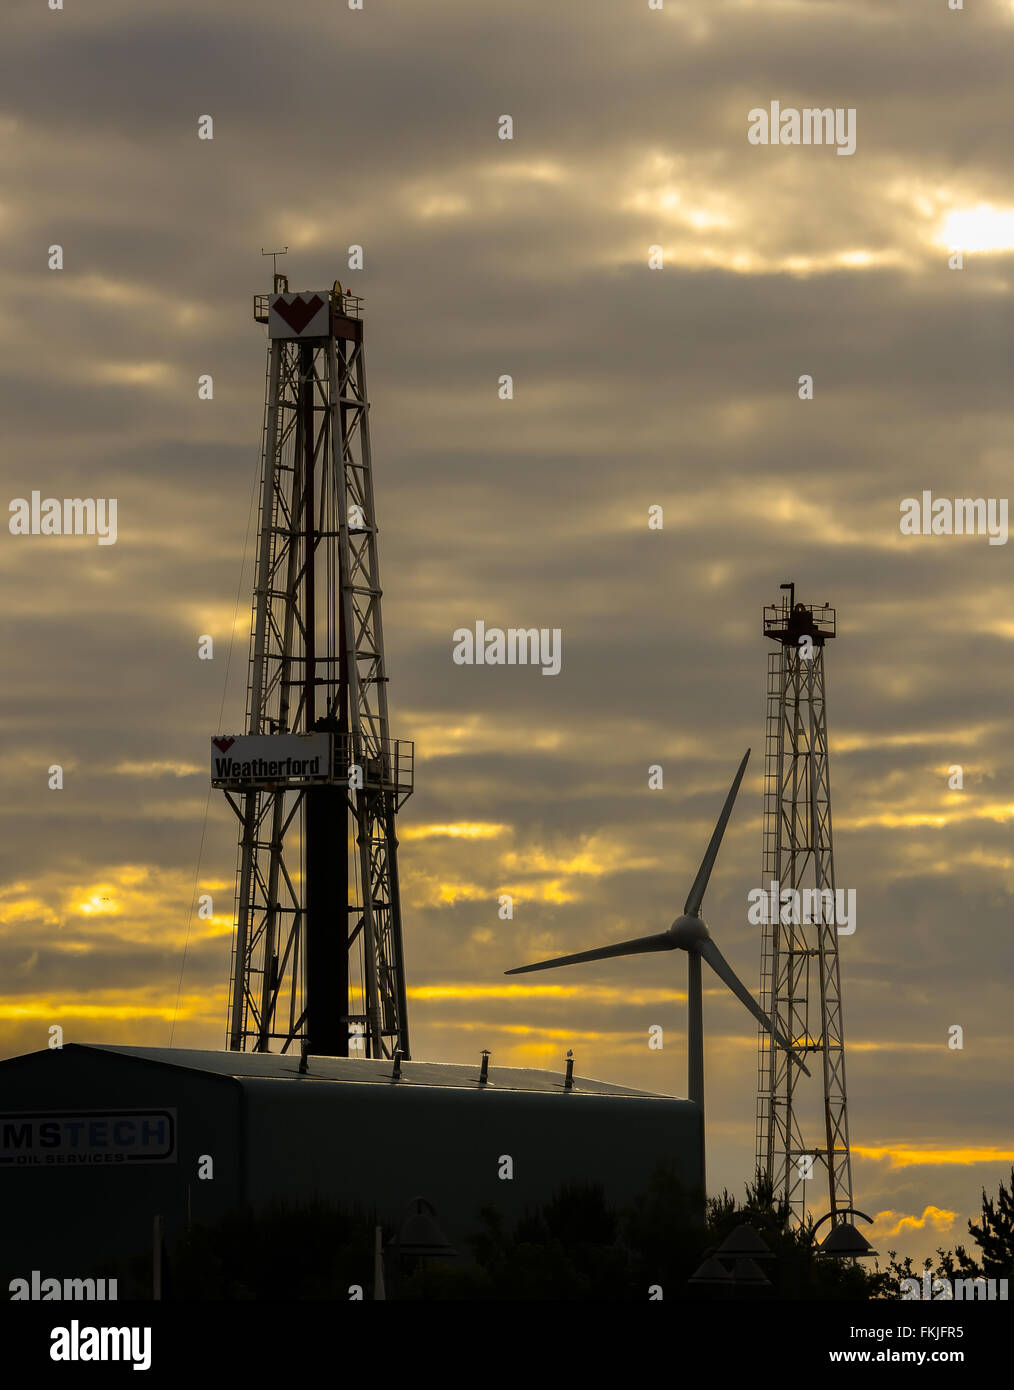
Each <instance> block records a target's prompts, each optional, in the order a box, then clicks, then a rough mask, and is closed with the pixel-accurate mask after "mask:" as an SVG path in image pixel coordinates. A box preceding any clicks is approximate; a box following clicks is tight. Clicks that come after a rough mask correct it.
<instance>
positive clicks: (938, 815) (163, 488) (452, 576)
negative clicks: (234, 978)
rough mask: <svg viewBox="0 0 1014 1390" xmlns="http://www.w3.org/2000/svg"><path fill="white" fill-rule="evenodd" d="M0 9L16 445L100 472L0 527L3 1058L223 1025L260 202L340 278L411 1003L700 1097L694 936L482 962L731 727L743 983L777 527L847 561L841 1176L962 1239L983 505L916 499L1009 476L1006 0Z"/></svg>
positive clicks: (660, 883)
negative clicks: (356, 347) (683, 949)
mask: <svg viewBox="0 0 1014 1390" xmlns="http://www.w3.org/2000/svg"><path fill="white" fill-rule="evenodd" d="M4 29H5V34H4V55H3V66H4V76H3V83H2V87H0V127H2V137H3V138H2V140H0V161H2V165H3V177H2V184H0V236H2V240H3V247H4V256H3V259H2V264H0V282H2V289H3V292H2V295H0V353H2V368H3V370H2V377H0V390H2V393H3V418H4V434H3V446H2V458H3V464H2V469H3V479H4V486H5V488H6V494H5V495H6V497H7V498H8V499H10V500H13V499H16V498H22V497H28V496H29V495H30V493H31V491H32V490H33V489H39V490H40V491H41V492H42V494H43V496H47V495H51V496H56V497H64V496H93V497H115V498H117V499H118V538H117V541H116V544H115V545H110V546H98V545H97V544H96V542H95V538H94V537H92V538H87V537H83V538H75V537H32V536H14V535H11V534H9V532H5V533H4V535H3V538H2V541H0V567H2V578H3V592H4V603H3V606H2V616H0V623H2V627H3V639H4V640H3V650H4V652H5V653H6V660H5V662H4V689H5V695H4V699H3V701H2V702H0V715H2V731H3V754H2V756H3V771H4V793H5V794H4V796H3V800H2V814H3V837H2V850H0V854H2V882H0V904H2V927H0V980H2V984H0V990H2V994H0V1055H14V1054H17V1053H19V1052H25V1051H31V1050H34V1049H36V1048H39V1047H42V1046H45V1044H46V1041H47V1037H48V1029H49V1028H50V1026H51V1025H53V1024H55V1023H59V1024H61V1025H62V1026H63V1028H64V1031H65V1038H66V1040H68V1041H105V1042H116V1041H119V1042H134V1043H150V1044H159V1045H165V1044H167V1043H168V1041H169V1038H170V1033H171V1030H173V1027H174V1021H175V1029H174V1032H173V1039H174V1042H175V1045H176V1046H182V1047H207V1046H211V1047H220V1046H222V1045H223V1042H224V1030H225V1023H226V1009H227V1003H226V994H227V984H228V973H229V951H230V941H231V898H232V887H233V874H234V869H235V822H234V818H233V816H232V813H231V812H230V811H229V810H228V808H227V807H226V806H225V804H224V802H223V801H222V800H221V798H220V797H219V796H218V794H215V795H214V796H212V797H211V798H210V807H209V792H208V786H207V772H206V749H207V736H208V734H209V733H213V732H215V731H216V730H219V729H221V728H225V729H227V730H229V731H233V730H235V729H236V728H237V727H238V726H239V725H240V724H241V722H242V717H243V705H244V685H245V676H246V669H245V668H246V643H247V631H248V624H249V591H250V586H251V570H250V563H249V561H250V549H249V546H248V545H247V528H248V518H249V514H250V499H251V495H252V489H253V487H254V485H255V482H256V477H257V473H258V470H259V457H258V451H259V444H260V428H261V417H262V398H263V387H264V352H265V330H264V328H263V327H261V326H259V325H257V324H256V323H254V321H253V318H252V313H251V296H252V294H253V293H254V292H256V291H265V290H267V289H269V288H270V262H269V261H267V260H265V259H262V258H261V256H260V254H259V253H260V250H261V248H262V247H276V246H283V245H287V246H288V247H289V253H288V256H287V257H285V258H284V261H283V262H282V264H281V265H280V269H284V270H285V272H286V273H287V274H288V275H289V277H290V281H291V285H292V288H293V289H318V288H323V287H326V286H328V285H330V283H331V282H332V280H333V279H334V278H335V277H338V278H340V279H342V281H343V283H350V284H351V286H352V288H354V289H355V290H356V291H357V292H359V293H360V294H362V295H363V296H364V297H365V305H366V309H365V317H366V341H367V345H368V361H369V378H370V386H371V397H372V413H371V419H372V432H373V449H374V460H375V466H376V475H377V506H378V514H379V515H378V522H379V525H380V532H381V534H380V545H381V573H382V576H383V582H384V604H385V608H384V625H385V635H386V640H387V658H388V669H389V673H390V675H391V687H390V700H391V707H392V731H393V733H394V734H395V735H397V736H399V737H405V738H414V739H415V740H416V750H417V792H416V794H415V796H414V797H413V799H412V800H411V802H410V803H409V805H408V807H407V808H406V810H405V812H404V814H403V817H402V821H401V836H402V855H401V864H402V894H403V914H404V920H405V944H406V954H407V965H408V975H409V986H410V989H409V996H410V1010H411V1022H412V1029H413V1051H414V1054H415V1055H416V1056H419V1057H426V1058H431V1059H444V1060H455V1061H457V1060H467V1059H472V1058H476V1057H477V1055H478V1053H479V1051H480V1050H481V1049H482V1048H483V1047H488V1048H490V1049H491V1050H492V1053H493V1061H494V1063H514V1064H530V1065H538V1066H553V1067H561V1066H562V1064H563V1057H564V1054H565V1052H566V1050H567V1048H568V1047H572V1048H573V1049H574V1051H575V1054H576V1058H577V1070H578V1072H579V1073H584V1074H586V1075H592V1076H598V1077H601V1078H603V1079H606V1080H610V1081H618V1082H624V1083H627V1084H631V1085H636V1086H642V1087H644V1088H646V1089H650V1090H656V1091H667V1092H668V1091H672V1092H673V1093H675V1094H680V1095H682V1094H685V1086H686V1055H685V1025H686V995H685V990H686V961H685V957H683V956H682V954H679V955H675V956H673V957H668V956H666V957H665V958H659V957H648V958H642V959H630V960H625V961H614V962H606V963H604V964H602V965H600V966H585V967H579V968H577V969H576V970H574V971H572V972H563V973H560V974H558V975H552V976H534V977H529V978H526V979H522V980H520V981H517V980H514V981H507V980H505V979H504V976H503V972H504V970H505V969H507V968H509V967H510V966H512V965H517V964H522V963H524V962H525V961H528V960H533V959H539V958H541V957H544V956H546V955H552V954H557V953H561V952H564V951H572V950H579V949H582V948H584V947H587V946H593V945H597V944H601V943H605V942H609V941H610V940H622V939H624V938H625V937H630V936H636V935H640V934H644V933H648V932H655V931H661V930H664V929H665V927H666V926H668V924H669V923H670V921H671V920H672V919H673V917H675V916H676V915H677V914H678V912H679V911H680V909H681V907H682V903H683V899H684V897H685V896H686V892H687V889H688V887H689V884H690V882H691V881H692V878H693V874H694V872H695V870H696V867H697V863H698V861H699V859H700V856H701V854H702V852H703V849H704V847H705V844H706V842H707V838H708V835H709V834H710V830H711V826H712V824H713V822H714V818H715V816H716V814H717V812H718V809H719V807H720V805H721V802H722V799H723V797H724V795H725V791H726V789H727V787H728V784H729V782H730V781H731V778H732V775H733V773H734V771H735V768H736V765H737V763H738V761H739V759H740V757H741V756H742V753H743V751H744V749H745V748H746V747H747V746H751V745H752V747H753V749H754V754H753V758H752V760H751V764H750V768H749V773H748V776H747V779H746V781H745V783H744V786H743V790H742V793H741V795H740V801H739V804H738V806H737V809H736V813H735V816H734V818H733V821H732V823H731V826H730V829H729V832H728V835H727V837H726V841H725V845H724V847H723V850H722V854H721V857H720V860H719V865H718V869H717V870H716V874H715V877H714V878H713V880H712V886H711V889H710V892H709V900H708V903H707V915H708V920H709V922H710V923H711V926H712V930H713V931H714V932H715V934H716V937H717V938H718V940H719V941H720V944H721V946H722V949H723V950H724V952H725V954H726V956H727V957H728V959H729V960H730V962H731V963H732V964H733V966H734V968H735V969H736V970H737V971H738V972H739V973H740V974H741V975H742V976H743V978H744V979H745V980H746V981H747V983H748V984H750V985H751V987H754V988H756V986H757V981H758V971H759V955H760V940H759V933H760V929H759V928H758V927H756V926H752V925H750V924H749V923H748V922H747V918H746V909H747V893H748V891H749V890H750V889H751V888H752V887H755V886H757V885H758V884H759V883H760V881H761V809H762V771H763V756H762V753H763V734H764V714H765V666H766V656H767V651H766V648H768V647H770V645H771V644H770V643H769V642H765V639H764V638H763V636H762V635H761V614H762V609H763V606H764V604H766V603H773V602H775V601H776V600H777V599H778V597H779V593H778V585H779V584H780V583H781V582H782V581H786V580H793V581H794V582H795V584H796V586H797V594H798V596H799V597H800V598H802V599H804V600H806V601H811V602H818V603H821V602H824V601H827V602H829V603H832V604H834V605H835V606H836V608H837V610H838V623H839V634H840V635H839V638H838V639H837V640H836V641H835V642H834V643H833V644H831V647H830V649H829V651H828V657H827V674H828V712H829V724H830V736H831V781H832V793H833V810H834V827H835V834H836V860H837V877H838V883H839V885H840V886H843V887H847V888H854V889H855V891H856V894H857V930H856V932H855V934H854V935H853V936H851V937H845V938H842V975H843V989H844V999H845V1028H846V1038H847V1047H848V1052H847V1056H848V1082H849V1105H850V1125H851V1133H852V1141H853V1155H854V1185H855V1197H856V1201H857V1204H858V1205H859V1206H860V1207H861V1208H862V1209H863V1210H865V1211H867V1212H869V1213H871V1214H875V1215H876V1217H877V1222H876V1226H875V1228H874V1233H873V1234H874V1239H875V1242H876V1244H877V1246H878V1248H879V1249H881V1250H886V1249H887V1248H889V1247H894V1246H896V1247H897V1248H899V1249H901V1250H902V1251H905V1252H908V1253H913V1254H922V1253H925V1252H927V1251H930V1250H932V1249H933V1248H934V1247H935V1246H936V1245H937V1244H939V1243H941V1242H943V1243H945V1244H952V1243H953V1242H954V1240H955V1239H962V1238H963V1237H964V1229H965V1219H966V1217H967V1215H968V1214H969V1213H971V1212H973V1211H974V1210H976V1209H977V1206H978V1197H979V1189H980V1187H981V1186H983V1185H986V1186H987V1187H988V1188H990V1189H993V1190H995V1188H996V1186H997V1183H998V1181H999V1179H1000V1178H1001V1177H1003V1176H1005V1175H1006V1174H1007V1173H1008V1172H1009V1168H1010V1164H1011V1161H1012V1159H1014V1107H1012V1085H1011V1072H1010V1063H1009V1048H1010V1003H1009V1000H1010V982H1011V976H1012V971H1014V948H1012V945H1011V941H1012V935H1011V909H1012V906H1014V902H1012V899H1014V853H1012V844H1011V825H1012V818H1014V714H1012V709H1011V699H1010V691H1011V688H1012V686H1014V615H1012V608H1011V600H1012V597H1014V582H1012V580H1011V576H1010V566H1011V555H1012V553H1014V543H1012V545H1011V546H1010V547H1008V546H1006V545H990V544H989V543H988V540H987V538H986V537H985V536H974V535H973V536H948V535H936V536H933V535H927V536H921V535H920V536H903V535H901V534H900V529H899V515H900V503H901V500H902V499H903V498H905V497H909V496H913V495H915V496H918V495H920V494H921V493H922V491H924V490H929V491H931V492H932V494H933V495H934V496H943V497H956V496H969V497H983V498H1003V497H1005V496H1006V495H1007V491H1008V479H1009V477H1010V473H1011V466H1012V464H1014V435H1012V426H1014V411H1012V402H1011V375H1012V366H1014V362H1012V340H1014V331H1012V307H1014V306H1012V285H1014V203H1012V202H1011V187H1012V182H1011V172H1012V169H1011V165H1012V153H1011V151H1012V142H1011V124H1012V117H1011V112H1012V107H1011V98H1010V73H1011V70H1012V67H1011V64H1012V60H1014V4H1012V3H1010V2H1009V0H967V3H966V6H965V9H964V10H961V11H953V10H950V9H949V8H948V5H947V3H946V0H934V2H933V3H928V2H927V0H835V3H820V0H805V3H803V2H802V0H799V2H798V3H797V2H796V0H757V2H756V3H748V0H693V3H680V2H679V0H665V3H664V7H663V8H662V9H661V10H649V8H648V4H647V0H569V3H562V2H558V3H554V4H546V3H544V0H514V2H513V3H510V4H495V3H493V0H486V3H478V0H471V2H470V3H468V2H467V0H430V3H427V4H425V5H419V4H410V3H409V0H400V2H399V3H396V0H365V3H364V5H363V9H362V11H350V10H348V9H347V7H346V6H345V5H344V4H343V3H341V0H293V3H290V4H288V5H286V6H282V7H279V6H278V5H277V4H276V3H274V2H273V0H272V3H268V0H242V3H240V0H216V3H214V4H209V3H205V0H143V3H142V4H137V3H136V0H88V3H85V0H66V8H65V10H63V11H55V12H53V11H49V10H47V9H46V7H45V5H44V4H43V3H42V0H39V3H37V4H35V5H32V6H24V7H19V8H18V9H17V10H16V11H13V12H12V13H10V14H8V15H6V16H5V19H4ZM772 100H777V101H778V102H779V103H780V104H781V106H782V107H783V108H784V107H793V106H794V107H798V108H803V107H811V106H816V107H841V108H843V109H849V108H852V109H854V110H855V112H856V117H855V135H856V149H855V153H854V154H852V155H848V156H840V155H838V154H836V152H835V149H834V148H833V147H827V146H823V147H817V146H810V147H803V146H798V147H792V146H781V147H778V146H774V145H767V146H764V145H755V144H751V143H750V142H749V141H748V139H747V132H748V128H749V121H748V112H749V111H750V110H751V109H753V108H755V107H767V106H768V104H769V103H770V102H771V101H772ZM505 114H508V115H510V116H511V117H512V119H513V125H514V138H513V140H511V141H505V140H501V139H498V134H497V132H498V122H499V118H500V117H501V116H502V115H505ZM202 115H211V116H212V117H213V121H214V127H213V129H214V138H213V140H199V139H198V134H197V132H198V120H199V118H200V117H201V116H202ZM353 244H359V245H362V247H363V248H364V257H365V260H364V267H363V269H362V271H359V272H356V273H354V274H350V273H349V271H348V269H347V257H348V247H349V246H350V245H353ZM54 245H59V246H60V247H62V252H63V269H62V270H53V269H49V266H48V262H49V259H50V248H51V247H53V246H54ZM651 248H661V253H662V254H661V268H657V269H651V268H649V262H650V260H651V259H652V256H653V253H652V251H651ZM958 250H960V251H962V253H963V258H962V259H963V267H962V268H961V269H960V270H959V269H956V268H952V267H953V265H954V264H955V254H954V253H955V252H956V251H958ZM654 259H655V260H656V261H657V260H658V259H659V258H658V254H657V251H656V252H655V253H654ZM203 373H210V374H212V376H213V379H214V399H213V400H212V401H202V400H199V399H198V394H197V378H198V376H200V375H201V374H203ZM504 373H509V374H511V375H512V377H513V380H514V399H513V400H512V401H501V400H499V399H498V393H497V382H498V379H499V377H500V376H501V375H502V374H504ZM803 374H808V375H810V376H812V378H813V383H814V390H813V399H812V400H810V401H803V400H800V398H799V384H798V383H799V378H800V376H801V375H803ZM653 506H661V507H662V508H663V515H664V527H663V529H662V530H650V529H649V527H648V515H649V508H651V507H653ZM244 555H246V563H245V564H244ZM477 618H482V619H483V620H484V621H485V622H486V623H487V624H489V625H500V626H504V627H506V626H525V627H531V626H536V627H549V628H556V627H558V628H560V629H561V631H562V634H563V665H562V670H561V672H560V674H559V675H558V676H555V677H545V676H543V675H541V674H540V673H539V672H538V671H537V670H532V669H524V668H516V669H506V668H485V669H479V668H469V667H461V666H456V665H455V664H454V663H453V662H452V660H451V647H452V643H451V633H452V632H453V631H454V629H455V628H458V627H461V626H471V625H472V624H474V622H475V621H476V619H477ZM205 633H207V634H211V635H212V636H213V637H214V639H215V659H214V660H213V661H200V660H198V657H197V649H198V639H199V637H200V636H201V635H202V634H205ZM231 642H232V643H233V645H232V660H231V664H230V665H229V672H228V678H227V672H226V666H227V661H228V653H229V650H230V643H231ZM55 763H59V764H60V765H61V766H62V767H63V769H64V787H63V789H62V790H50V789H49V787H48V769H49V768H50V767H51V765H53V764H55ZM651 764H661V765H662V766H663V768H664V786H663V788H662V789H661V790H650V789H649V786H648V768H649V766H650V765H651ZM955 764H958V765H960V766H961V767H962V769H963V781H964V786H963V788H962V789H960V790H951V789H949V787H948V769H949V768H950V767H952V766H953V765H955ZM206 808H208V809H207V826H206V833H203V832H202V826H204V823H205V815H206ZM202 833H203V852H201V853H200V860H199V862H198V856H199V849H200V846H201V843H202ZM195 875H196V878H195ZM195 882H196V884H197V885H198V891H201V892H210V893H212V894H213V895H214V896H215V897H216V916H215V918H214V919H213V920H212V921H211V922H210V923H209V922H204V921H198V920H197V919H196V918H194V919H193V921H192V924H191V930H190V934H189V939H188V920H190V918H191V905H192V902H193V899H194V892H195ZM505 892H507V893H512V894H513V895H514V896H515V898H516V912H515V918H514V921H513V922H501V921H499V920H498V917H497V897H498V895H499V894H501V893H505ZM184 951H185V952H186V954H185V966H184V968H183V969H182V974H181V966H183V963H184ZM706 984H707V985H708V992H707V994H706V998H705V1019H706V1034H707V1056H706V1077H707V1085H708V1103H709V1117H708V1118H709V1143H710V1153H709V1177H710V1185H711V1187H712V1188H713V1189H716V1188H720V1187H721V1186H722V1185H725V1184H727V1185H729V1186H730V1187H733V1188H735V1189H736V1190H737V1191H738V1190H740V1189H741V1188H742V1184H743V1182H744V1181H745V1180H746V1179H747V1177H748V1176H749V1174H750V1170H751V1167H752V1162H753V1147H754V1135H753V1126H754V1091H755V1075H756V1045H757V1044H756V1033H755V1029H754V1026H753V1023H752V1021H751V1020H750V1019H749V1018H748V1016H747V1015H746V1013H745V1011H744V1010H743V1008H742V1006H741V1005H740V1004H739V1003H737V1002H736V1000H735V999H733V998H732V997H731V996H729V995H728V994H727V992H726V991H725V990H724V989H723V987H721V986H719V985H717V982H714V987H712V982H709V981H706ZM177 994H179V999H178V1003H177ZM652 1024H662V1025H663V1026H664V1028H665V1047H664V1049H663V1050H662V1051H661V1052H656V1051H651V1050H649V1048H648V1045H647V1039H648V1029H649V1026H650V1025H652ZM955 1024H956V1025H960V1026H961V1027H962V1028H963V1029H964V1047H963V1049H962V1050H953V1049H951V1048H949V1047H948V1030H949V1029H950V1028H951V1027H952V1025H955Z"/></svg>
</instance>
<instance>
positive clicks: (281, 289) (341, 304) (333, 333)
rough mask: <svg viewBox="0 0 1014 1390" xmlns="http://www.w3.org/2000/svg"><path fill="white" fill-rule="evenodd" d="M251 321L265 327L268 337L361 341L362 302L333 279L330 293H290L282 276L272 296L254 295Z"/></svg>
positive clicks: (279, 276)
mask: <svg viewBox="0 0 1014 1390" xmlns="http://www.w3.org/2000/svg"><path fill="white" fill-rule="evenodd" d="M253 310H254V319H255V320H256V322H257V323H266V324H267V325H268V336H269V337H271V338H289V339H294V340H298V341H303V342H306V341H309V340H320V339H325V338H343V339H346V340H347V341H350V342H357V343H358V342H362V338H363V300H362V298H361V296H360V295H358V294H352V293H351V291H349V290H343V289H342V287H341V283H340V282H339V281H338V280H336V281H335V282H334V284H333V285H332V287H331V289H329V290H301V291H300V292H299V293H293V292H290V290H289V282H288V280H287V279H286V277H285V276H284V275H276V276H275V288H274V292H273V293H272V294H255V295H254V297H253Z"/></svg>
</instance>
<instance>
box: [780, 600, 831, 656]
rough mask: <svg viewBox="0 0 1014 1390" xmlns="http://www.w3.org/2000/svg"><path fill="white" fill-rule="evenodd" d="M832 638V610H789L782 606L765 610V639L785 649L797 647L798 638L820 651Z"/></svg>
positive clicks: (824, 606) (806, 607)
mask: <svg viewBox="0 0 1014 1390" xmlns="http://www.w3.org/2000/svg"><path fill="white" fill-rule="evenodd" d="M835 635H836V614H835V610H834V609H833V608H831V607H830V606H829V605H828V604H826V603H825V604H821V605H820V606H819V607H818V606H816V605H810V604H807V603H794V604H793V605H792V607H791V609H790V608H789V605H788V604H787V603H784V602H783V603H781V604H780V605H776V604H770V605H769V606H768V607H766V608H765V609H764V636H765V637H770V638H771V639H772V640H773V641H775V642H781V643H782V645H783V646H785V647H796V646H798V645H799V639H800V637H810V638H812V640H813V645H814V646H815V647H822V646H823V645H824V643H825V642H827V641H829V640H830V639H831V638H832V637H834V636H835Z"/></svg>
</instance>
